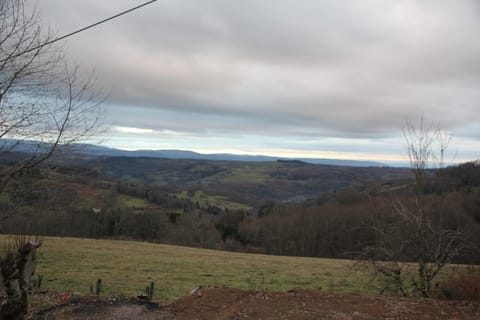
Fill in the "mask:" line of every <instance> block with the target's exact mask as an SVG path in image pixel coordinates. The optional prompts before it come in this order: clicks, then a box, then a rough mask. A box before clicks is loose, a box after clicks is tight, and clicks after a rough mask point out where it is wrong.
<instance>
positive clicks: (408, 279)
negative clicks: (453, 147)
mask: <svg viewBox="0 0 480 320" xmlns="http://www.w3.org/2000/svg"><path fill="white" fill-rule="evenodd" d="M403 139H404V143H405V146H406V150H407V155H408V159H409V164H410V168H411V170H412V176H413V195H412V196H411V197H410V199H402V200H400V199H396V200H393V201H392V202H389V203H387V204H383V206H381V207H378V210H377V211H378V213H377V216H376V219H374V221H373V223H372V226H371V228H372V231H373V234H374V237H375V239H374V241H373V243H372V244H371V245H369V246H366V247H365V249H364V250H363V252H362V254H361V258H362V259H366V260H368V261H369V262H370V264H371V266H372V267H373V271H374V275H375V276H378V275H380V276H382V277H383V279H384V280H385V288H389V289H391V290H393V291H396V292H397V293H399V294H401V295H404V296H406V295H409V294H411V293H413V294H419V295H421V296H423V297H428V296H429V295H430V292H431V289H432V284H433V281H434V279H435V278H436V277H437V276H438V275H439V273H440V271H441V270H442V269H443V268H444V267H445V265H447V264H448V263H450V262H452V260H453V259H454V258H455V257H457V256H458V255H459V254H460V252H461V251H462V250H463V249H464V248H465V241H464V239H463V237H462V233H461V232H460V230H458V229H452V228H448V227H445V226H444V224H443V222H442V220H443V214H444V212H443V208H444V205H443V204H440V205H437V206H433V205H432V203H430V202H429V198H428V196H427V195H426V192H425V187H426V184H427V183H428V182H429V180H431V179H433V177H434V175H433V171H432V169H435V168H441V167H443V166H444V157H445V151H446V149H447V147H448V143H449V142H450V136H449V135H448V134H447V133H446V132H445V131H444V130H441V129H440V128H439V127H438V126H427V125H426V124H425V122H424V120H423V118H422V119H420V122H419V124H418V125H414V124H412V123H408V124H407V125H406V126H405V127H404V129H403ZM437 183H438V181H437ZM439 199H440V200H439ZM435 201H441V202H444V201H445V198H444V197H443V196H440V197H439V198H438V197H437V198H435ZM404 262H412V264H410V265H408V264H405V263H404Z"/></svg>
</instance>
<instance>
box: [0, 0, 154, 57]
mask: <svg viewBox="0 0 480 320" xmlns="http://www.w3.org/2000/svg"><path fill="white" fill-rule="evenodd" d="M156 1H158V0H150V1H147V2H144V3H142V4H139V5H138V6H136V7H133V8H130V9H127V10H125V11H122V12H120V13H117V14H116V15H113V16H111V17H108V18H106V19H103V20H100V21H98V22H95V23H93V24H91V25H88V26H86V27H83V28H80V29H78V30H75V31H73V32H70V33H67V34H65V35H63V36H60V37H58V38H55V39H52V40H50V41H47V42H45V43H42V44H40V45H38V46H36V47H33V48H30V49H28V50H25V51H22V52H20V53H18V54H16V55H12V56H10V57H8V58H5V59H2V60H0V63H2V62H4V61H7V60H10V59H12V58H16V57H18V56H21V55H23V54H26V53H29V52H32V51H35V50H37V49H40V48H42V47H45V46H48V45H51V44H52V43H55V42H57V41H60V40H63V39H66V38H68V37H71V36H73V35H75V34H77V33H80V32H83V31H85V30H88V29H91V28H93V27H96V26H98V25H100V24H103V23H105V22H108V21H110V20H113V19H115V18H118V17H120V16H123V15H124V14H127V13H130V12H132V11H135V10H137V9H140V8H142V7H145V6H148V5H149V4H152V3H154V2H156Z"/></svg>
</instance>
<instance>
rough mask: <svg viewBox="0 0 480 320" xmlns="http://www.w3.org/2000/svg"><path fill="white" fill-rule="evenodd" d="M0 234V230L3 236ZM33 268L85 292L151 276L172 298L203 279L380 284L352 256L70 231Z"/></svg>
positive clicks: (352, 289) (111, 291) (131, 292)
mask: <svg viewBox="0 0 480 320" xmlns="http://www.w3.org/2000/svg"><path fill="white" fill-rule="evenodd" d="M5 239H6V237H5V236H0V241H2V242H3V243H5V242H6V241H5ZM36 273H37V274H41V275H43V277H44V280H43V287H44V288H48V289H52V290H56V291H59V292H69V293H73V292H80V293H82V294H89V292H90V285H91V284H93V285H95V283H96V280H97V279H102V281H103V289H104V291H103V293H102V294H103V295H108V296H127V297H131V296H136V295H138V294H140V293H142V292H143V290H144V288H145V287H146V286H147V285H148V284H149V283H150V282H151V281H154V282H155V288H156V290H155V296H154V298H155V299H159V300H164V301H168V300H173V299H175V298H178V297H181V296H183V295H185V294H187V293H188V292H189V291H191V290H192V289H193V288H195V287H197V286H200V285H203V286H219V287H233V288H241V289H261V290H274V291H284V290H289V289H295V288H302V289H314V290H323V291H329V292H344V293H355V294H361V295H371V294H377V293H378V292H379V284H378V283H377V282H376V281H372V279H371V276H370V275H369V272H368V270H359V269H358V268H353V262H352V261H351V260H336V259H319V258H302V257H283V256H269V255H260V254H244V253H232V252H225V251H215V250H206V249H196V248H187V247H179V246H172V245H163V244H152V243H145V242H130V241H119V240H94V239H75V238H50V237H46V238H43V239H42V247H41V248H40V250H39V254H38V264H37V271H36Z"/></svg>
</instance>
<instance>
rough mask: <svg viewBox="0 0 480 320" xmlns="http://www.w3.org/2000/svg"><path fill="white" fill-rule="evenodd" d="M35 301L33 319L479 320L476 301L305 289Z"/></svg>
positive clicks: (479, 308)
mask: <svg viewBox="0 0 480 320" xmlns="http://www.w3.org/2000/svg"><path fill="white" fill-rule="evenodd" d="M35 299H36V300H37V304H39V305H40V304H43V306H42V307H41V308H39V307H36V306H35V303H34V307H33V308H32V313H31V314H32V315H31V317H30V319H72V320H80V319H82V320H83V319H146V320H150V319H159V320H174V319H177V320H240V319H272V320H273V319H289V320H307V319H309V320H310V319H312V320H313V319H315V320H317V319H339V320H347V319H392V320H393V319H472V320H474V319H475V320H476V319H480V302H478V301H477V302H472V301H451V300H434V299H405V298H393V297H362V296H357V295H347V294H333V293H324V292H319V291H305V290H291V291H288V292H262V291H243V290H239V289H226V288H199V289H197V290H195V291H194V292H192V293H191V294H189V295H187V296H185V297H183V298H180V299H178V300H176V301H174V302H173V303H170V304H162V303H156V302H144V301H139V300H134V299H115V298H96V297H69V298H66V297H61V296H54V297H52V296H51V295H50V296H48V299H50V300H51V301H50V302H46V301H43V302H39V301H41V299H45V297H41V298H39V297H36V298H35ZM35 299H34V300H35ZM39 299H40V300H39ZM62 300H63V301H62ZM55 301H57V302H55ZM48 305H50V307H47V306H48Z"/></svg>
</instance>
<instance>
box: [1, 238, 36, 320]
mask: <svg viewBox="0 0 480 320" xmlns="http://www.w3.org/2000/svg"><path fill="white" fill-rule="evenodd" d="M39 246H40V243H37V242H33V241H29V242H27V243H25V244H23V245H21V246H20V248H19V249H18V251H17V252H10V253H8V254H7V256H6V257H5V258H4V259H2V260H1V263H0V267H1V273H2V280H3V285H4V286H5V292H6V294H7V300H6V302H5V303H4V304H3V305H2V306H1V310H0V319H4V320H17V319H18V320H23V319H25V317H26V315H27V311H28V288H29V284H30V280H31V278H32V275H33V274H34V272H35V260H36V253H37V248H38V247H39Z"/></svg>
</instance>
